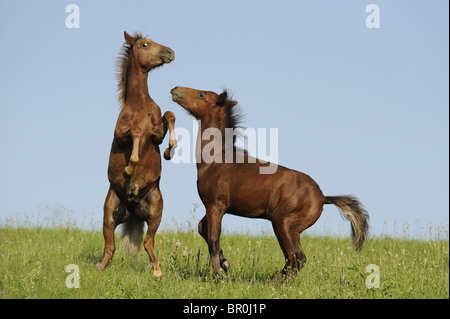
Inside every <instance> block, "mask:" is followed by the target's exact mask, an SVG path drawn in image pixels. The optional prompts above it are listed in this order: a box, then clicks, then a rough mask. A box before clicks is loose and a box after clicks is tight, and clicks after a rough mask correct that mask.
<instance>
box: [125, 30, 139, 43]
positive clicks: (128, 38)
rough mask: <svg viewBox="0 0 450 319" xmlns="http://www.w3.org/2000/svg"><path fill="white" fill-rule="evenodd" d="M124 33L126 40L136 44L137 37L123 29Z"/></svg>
mask: <svg viewBox="0 0 450 319" xmlns="http://www.w3.org/2000/svg"><path fill="white" fill-rule="evenodd" d="M123 35H124V37H125V42H126V43H127V44H129V45H134V42H136V39H135V38H133V37H132V36H131V35H129V34H128V33H127V31H123Z"/></svg>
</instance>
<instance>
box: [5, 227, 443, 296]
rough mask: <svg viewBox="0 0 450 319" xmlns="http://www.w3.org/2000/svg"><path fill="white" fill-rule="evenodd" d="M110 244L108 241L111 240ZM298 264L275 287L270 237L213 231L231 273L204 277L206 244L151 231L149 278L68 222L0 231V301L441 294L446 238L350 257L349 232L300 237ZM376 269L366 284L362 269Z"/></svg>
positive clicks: (374, 248) (139, 265)
mask: <svg viewBox="0 0 450 319" xmlns="http://www.w3.org/2000/svg"><path fill="white" fill-rule="evenodd" d="M116 242H118V240H116ZM301 243H302V246H303V249H304V251H305V253H306V256H307V257H308V263H307V265H306V266H305V268H304V269H302V271H301V272H300V273H299V275H298V277H297V278H296V279H295V280H294V281H292V282H290V283H288V284H283V285H281V286H274V285H272V283H271V280H272V278H273V277H274V276H275V275H276V274H277V273H278V272H279V271H280V269H281V268H282V266H283V264H284V261H283V255H282V253H281V250H280V248H279V246H278V242H277V240H276V239H275V237H274V236H271V235H264V236H251V235H240V234H234V235H222V237H221V247H222V249H223V251H224V254H225V256H226V257H227V259H228V260H229V261H230V264H231V267H232V269H231V272H230V273H229V274H228V275H227V276H226V277H224V278H223V279H222V280H221V281H220V282H218V283H216V282H214V281H213V280H212V270H211V267H210V264H209V255H208V249H207V246H206V243H205V242H204V240H203V239H202V238H201V237H200V236H199V235H198V234H197V233H196V232H194V231H191V232H180V231H165V230H163V231H160V232H158V234H157V235H156V253H157V256H158V258H159V260H160V262H161V267H162V271H163V279H162V280H160V281H157V280H154V279H153V275H152V274H153V271H152V269H150V268H149V259H148V256H147V254H146V253H145V251H144V250H143V249H142V250H141V251H140V253H139V255H138V256H137V257H136V258H132V257H128V256H125V255H124V254H123V253H122V252H121V251H120V250H119V251H117V252H116V255H115V256H114V259H113V260H112V262H111V263H110V265H109V266H108V268H107V269H106V270H105V271H104V272H102V273H99V272H97V270H96V264H97V263H99V262H100V261H101V258H102V253H103V236H102V234H101V232H99V231H83V230H79V229H74V228H60V227H53V228H43V227H37V228H18V227H4V228H0V292H1V295H0V298H230V299H233V298H271V299H272V298H275V299H278V298H280V299H284V298H346V299H349V298H355V299H358V298H446V299H448V298H449V242H448V240H437V241H416V240H403V239H392V238H372V239H370V240H369V241H367V242H366V244H365V246H364V248H363V250H362V252H361V253H359V254H356V253H354V251H353V248H352V246H351V240H350V239H349V238H327V237H325V238H321V237H308V236H302V239H301ZM69 264H76V265H78V266H79V270H80V288H72V289H69V288H67V287H66V284H65V282H66V277H67V276H68V275H70V274H71V273H66V272H65V270H64V268H65V266H66V265H69ZM370 264H375V265H377V266H378V267H379V269H380V287H379V288H372V289H368V288H367V287H366V284H365V282H366V278H367V276H369V275H370V273H369V272H366V267H367V266H368V265H370Z"/></svg>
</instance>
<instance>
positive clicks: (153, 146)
mask: <svg viewBox="0 0 450 319" xmlns="http://www.w3.org/2000/svg"><path fill="white" fill-rule="evenodd" d="M124 35H125V44H124V46H123V49H122V52H121V55H120V57H119V61H118V67H119V74H118V78H119V100H120V102H121V105H122V108H121V112H120V114H119V118H118V120H117V124H116V128H115V131H114V139H113V142H112V146H111V153H110V157H109V167H108V179H109V182H110V187H109V191H108V194H107V196H106V200H105V205H104V217H103V236H104V237H105V250H104V255H103V260H102V263H101V265H100V267H99V269H100V270H104V269H105V267H106V266H107V265H108V263H109V262H110V260H111V258H112V257H113V255H114V251H115V243H114V230H115V228H116V227H117V226H118V225H119V224H122V223H124V225H123V229H122V231H123V234H122V242H121V246H122V247H123V248H124V250H125V252H127V253H129V254H131V255H136V254H137V253H138V251H139V249H140V245H141V243H142V237H143V231H144V222H146V223H147V225H148V231H147V235H146V237H145V240H144V247H145V250H146V251H147V253H148V254H149V256H150V259H151V261H152V263H153V268H154V276H155V277H157V278H159V277H161V275H162V273H161V269H160V263H159V261H158V259H157V258H156V255H155V252H154V237H155V233H156V230H157V229H158V227H159V224H160V222H161V215H162V209H163V199H162V196H161V192H160V190H159V181H160V178H161V155H160V150H159V144H161V143H162V140H163V138H164V136H165V135H166V132H167V129H169V131H170V140H169V147H168V148H167V149H166V151H165V153H164V158H165V159H170V158H171V149H172V148H173V147H175V146H176V144H177V143H176V139H175V133H174V123H175V115H174V114H173V113H172V112H170V111H168V112H166V113H164V116H161V110H160V108H159V106H158V105H157V104H156V103H155V101H153V100H152V98H151V97H150V95H149V93H148V86H147V78H148V73H149V71H150V70H152V69H155V68H157V67H159V66H161V65H163V64H165V63H170V62H171V61H173V60H174V59H175V53H174V51H173V50H172V49H170V48H168V47H165V46H163V45H160V44H158V43H156V42H154V41H152V40H150V39H147V38H145V37H143V36H142V35H141V34H139V33H135V34H134V36H130V35H129V34H128V33H127V32H124Z"/></svg>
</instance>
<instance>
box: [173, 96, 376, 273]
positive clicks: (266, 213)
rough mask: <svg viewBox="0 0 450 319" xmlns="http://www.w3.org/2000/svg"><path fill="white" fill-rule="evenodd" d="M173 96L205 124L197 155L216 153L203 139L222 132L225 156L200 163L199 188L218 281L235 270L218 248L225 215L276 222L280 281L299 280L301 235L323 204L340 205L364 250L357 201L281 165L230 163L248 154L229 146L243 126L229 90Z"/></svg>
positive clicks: (363, 216)
mask: <svg viewBox="0 0 450 319" xmlns="http://www.w3.org/2000/svg"><path fill="white" fill-rule="evenodd" d="M171 93H172V100H173V101H175V102H177V103H178V104H179V105H181V106H182V107H183V108H185V109H186V110H187V111H188V112H189V113H190V114H192V115H193V116H194V117H195V118H196V119H197V120H200V121H201V123H200V126H199V134H198V137H197V156H198V155H200V154H203V155H205V153H204V152H203V150H204V149H205V147H206V146H207V147H208V149H206V150H211V145H209V144H210V143H213V141H207V140H203V139H202V138H201V137H202V135H203V132H204V131H205V130H207V129H209V128H215V129H216V131H217V130H218V131H220V132H221V138H222V140H221V141H220V143H218V145H221V146H222V149H221V150H222V152H221V154H214V159H215V160H213V161H211V160H210V159H208V160H205V159H204V158H203V157H202V158H201V159H199V158H197V169H198V175H197V178H198V179H197V188H198V193H199V195H200V198H201V200H202V202H203V204H204V205H205V208H206V216H205V217H203V219H202V220H201V221H200V222H199V224H198V231H199V233H200V235H201V236H202V237H203V238H204V239H205V240H206V242H207V243H208V248H209V253H210V255H211V263H212V268H213V273H214V277H215V278H216V277H218V276H219V270H220V267H222V268H223V269H224V270H225V271H228V269H229V267H230V264H229V262H228V261H227V260H226V258H225V257H224V255H223V251H222V249H220V244H219V237H220V232H221V222H222V217H223V215H224V214H226V213H228V214H233V215H238V216H243V217H250V218H264V219H268V220H270V221H271V222H272V226H273V229H274V231H275V235H276V236H277V239H278V242H279V244H280V247H281V249H282V250H283V253H284V257H285V260H286V264H285V266H284V268H283V269H282V271H281V272H280V274H279V275H278V276H277V278H275V280H276V281H282V280H284V279H285V278H294V277H295V276H296V275H297V272H298V271H299V270H300V269H301V268H302V267H303V265H304V264H305V263H306V256H305V253H304V252H303V249H302V247H301V245H300V233H301V232H303V231H304V230H305V229H307V228H308V227H310V226H311V225H313V224H314V223H315V222H316V221H317V219H318V218H319V217H320V215H321V213H322V210H323V205H324V204H334V205H336V206H337V208H338V209H339V211H340V213H341V214H342V215H343V216H344V217H345V218H347V219H348V220H350V223H351V228H352V238H353V244H354V246H355V250H356V251H359V250H360V249H361V247H362V244H363V242H364V240H365V239H366V238H367V236H368V229H369V225H368V217H369V216H368V214H367V212H366V211H365V210H364V208H363V207H362V205H361V204H360V203H359V201H358V200H357V199H356V198H355V197H353V196H324V195H323V194H322V191H321V190H320V188H319V186H318V185H317V184H316V182H315V181H314V180H313V179H312V178H311V177H309V176H308V175H306V174H303V173H301V172H298V171H295V170H292V169H289V168H286V167H283V166H281V165H278V169H277V170H276V171H275V172H274V173H273V174H261V168H262V167H263V166H267V164H263V163H261V162H260V161H259V160H257V159H255V158H252V157H251V156H249V155H248V154H246V153H245V152H244V154H243V156H244V162H243V163H242V162H241V163H227V161H226V160H225V154H226V152H227V150H229V149H230V147H231V148H233V149H234V151H235V152H243V150H239V149H238V148H236V147H234V145H226V139H225V129H226V128H233V129H234V128H235V127H236V125H237V122H238V117H237V115H236V114H238V113H237V112H236V109H235V108H236V106H235V105H236V104H237V102H236V101H233V100H232V99H230V98H229V97H228V95H227V92H226V91H225V92H223V93H221V94H216V93H214V92H207V91H200V90H195V89H190V88H184V87H175V88H173V89H172V90H171ZM228 141H230V139H228ZM228 143H230V142H228ZM199 148H200V150H201V151H200V150H199ZM209 153H210V152H209V151H206V154H209ZM240 155H241V156H242V154H240ZM228 162H229V161H228Z"/></svg>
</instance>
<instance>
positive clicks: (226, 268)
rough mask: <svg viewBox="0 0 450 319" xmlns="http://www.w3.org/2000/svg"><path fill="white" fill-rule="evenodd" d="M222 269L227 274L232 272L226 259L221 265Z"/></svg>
mask: <svg viewBox="0 0 450 319" xmlns="http://www.w3.org/2000/svg"><path fill="white" fill-rule="evenodd" d="M220 267H222V269H223V270H225V272H226V273H227V272H228V271H229V270H230V263H229V262H228V260H226V259H225V260H224V261H222V262H221V263H220Z"/></svg>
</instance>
